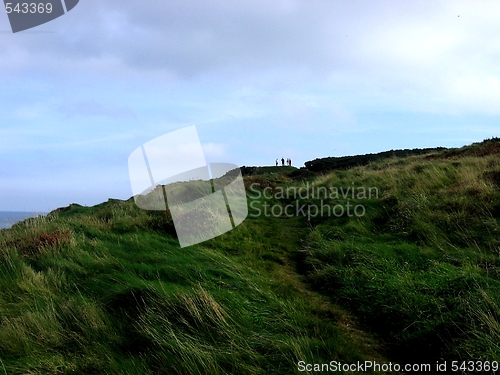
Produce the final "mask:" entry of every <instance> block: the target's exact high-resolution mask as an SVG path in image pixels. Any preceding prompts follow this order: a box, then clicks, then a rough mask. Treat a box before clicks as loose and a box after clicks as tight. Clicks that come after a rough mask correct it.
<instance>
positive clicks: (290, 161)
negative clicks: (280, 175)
mask: <svg viewBox="0 0 500 375" xmlns="http://www.w3.org/2000/svg"><path fill="white" fill-rule="evenodd" d="M288 165H289V166H290V167H291V166H292V159H288Z"/></svg>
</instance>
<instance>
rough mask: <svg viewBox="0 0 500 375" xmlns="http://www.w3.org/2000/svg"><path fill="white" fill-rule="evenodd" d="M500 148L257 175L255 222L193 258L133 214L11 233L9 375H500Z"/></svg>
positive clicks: (4, 296)
mask: <svg viewBox="0 0 500 375" xmlns="http://www.w3.org/2000/svg"><path fill="white" fill-rule="evenodd" d="M498 144H499V142H498V140H495V139H493V140H489V141H487V142H484V143H482V144H476V145H473V146H471V147H469V148H464V149H461V150H455V151H454V152H450V150H445V151H440V152H437V153H433V154H431V155H415V156H411V157H407V158H388V159H382V160H378V161H376V162H372V163H370V164H368V165H366V166H361V167H356V168H353V169H349V170H342V171H336V172H334V173H330V174H326V175H322V176H315V175H313V174H311V172H309V171H308V172H309V173H304V172H303V171H301V170H294V169H293V168H287V167H284V168H283V169H281V170H280V167H278V168H277V169H276V168H275V167H272V168H271V169H261V170H260V171H259V170H251V171H250V170H249V171H248V173H246V175H247V176H246V177H245V186H246V187H247V193H248V198H249V213H250V215H249V217H248V218H247V220H245V221H244V222H243V223H242V224H241V225H240V226H238V227H237V228H236V229H234V230H233V231H231V232H228V233H226V234H224V235H222V236H220V237H217V238H214V239H212V240H210V241H207V242H204V243H202V244H199V245H195V246H191V247H187V248H183V249H180V248H179V245H178V241H177V239H176V236H175V230H174V227H173V224H172V219H171V217H170V215H169V214H168V212H152V211H144V210H140V209H139V208H137V207H136V206H135V204H134V202H133V200H128V201H119V200H110V201H108V202H106V203H103V204H100V205H97V206H94V207H82V206H79V205H71V206H69V207H67V208H65V209H61V210H58V211H56V212H53V213H52V214H50V215H49V216H47V217H45V218H35V219H29V220H26V221H24V222H22V223H19V224H16V225H14V226H13V228H11V229H9V230H1V231H0V248H1V250H0V285H1V288H0V374H1V373H2V371H3V372H4V373H6V374H70V373H71V374H293V373H297V374H298V373H301V374H304V373H310V374H312V373H314V372H312V371H311V372H307V371H305V372H301V371H299V369H298V367H297V364H298V362H299V361H305V362H306V363H329V362H330V361H332V360H334V361H341V362H343V363H355V362H357V361H365V360H375V361H377V362H378V363H389V361H392V362H393V363H395V362H398V363H401V364H402V363H404V362H409V363H417V362H421V363H435V361H436V360H448V361H451V360H470V359H482V360H488V361H494V360H496V361H500V346H499V342H500V293H499V291H500V257H499V256H500V237H499V232H500V177H499V176H500V161H499V158H498V153H497V152H496V150H497V149H500V147H498V148H496V146H497V145H498ZM472 149H474V152H473V151H468V150H472ZM481 150H482V151H481ZM285 169H286V170H285ZM297 171H301V172H300V173H299V172H297ZM370 188H371V190H370ZM347 189H349V190H347ZM353 192H354V194H353ZM363 192H364V193H363ZM325 194H326V195H325ZM327 206H328V207H329V209H330V211H329V212H328V209H327ZM266 207H267V208H266ZM318 208H323V215H320V212H319V211H318ZM264 209H267V211H264ZM341 209H342V210H343V212H341ZM273 210H274V211H273ZM258 212H260V214H257V213H258ZM264 212H267V215H265V214H264ZM332 373H333V372H332ZM337 373H338V372H337ZM346 373H349V372H346ZM351 373H357V372H351ZM363 373H370V372H363ZM372 373H374V372H372ZM377 373H384V372H377ZM463 373H472V372H468V371H463Z"/></svg>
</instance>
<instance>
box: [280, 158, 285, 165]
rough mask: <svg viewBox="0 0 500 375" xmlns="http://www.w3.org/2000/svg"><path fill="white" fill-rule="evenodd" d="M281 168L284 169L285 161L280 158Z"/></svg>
mask: <svg viewBox="0 0 500 375" xmlns="http://www.w3.org/2000/svg"><path fill="white" fill-rule="evenodd" d="M281 166H282V167H284V166H285V159H283V158H281Z"/></svg>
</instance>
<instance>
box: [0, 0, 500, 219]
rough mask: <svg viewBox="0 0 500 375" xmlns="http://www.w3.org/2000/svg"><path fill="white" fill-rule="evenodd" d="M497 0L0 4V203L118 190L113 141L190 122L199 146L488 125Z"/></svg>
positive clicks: (251, 146) (122, 169) (248, 158)
mask: <svg viewBox="0 0 500 375" xmlns="http://www.w3.org/2000/svg"><path fill="white" fill-rule="evenodd" d="M499 17H500V2H498V1H458V0H457V1H435V0H426V1H418V0H413V1H397V0H393V1H382V0H377V1H373V0H370V1H368V0H366V1H357V0H345V1H335V0H273V1H269V0H238V1H229V0H224V1H222V0H190V1H185V0H164V1H152V0H149V1H144V0H136V1H132V0H106V1H102V0H80V3H79V4H78V5H77V6H76V7H75V8H74V9H73V10H71V11H70V12H68V13H67V14H65V15H64V16H61V17H59V18H57V19H55V20H54V21H51V22H49V23H46V24H43V25H40V26H38V27H36V28H33V29H29V30H25V31H22V32H19V33H15V34H13V33H12V31H11V29H10V25H9V21H8V17H7V14H6V13H5V12H3V11H0V211H37V212H48V211H51V210H53V209H55V208H57V207H62V206H67V205H69V204H70V203H78V204H81V205H88V206H91V205H95V204H98V203H101V202H103V201H106V200H108V199H109V198H117V199H128V198H130V197H131V196H132V188H131V184H130V178H129V172H128V157H129V155H130V154H131V153H132V152H133V151H134V150H135V149H136V148H138V147H140V146H141V145H142V144H144V143H146V142H148V141H150V140H152V139H155V138H157V137H159V136H162V135H164V134H166V133H169V132H172V131H175V130H178V129H181V128H184V127H188V126H193V125H195V126H196V128H197V130H198V135H199V139H200V141H201V143H202V146H203V150H204V153H205V157H206V160H207V161H208V162H227V163H233V164H236V165H239V166H243V165H246V166H253V165H273V164H274V161H275V159H276V158H281V157H284V158H285V159H286V158H287V157H290V158H291V159H292V163H293V164H294V165H295V166H298V167H301V166H303V164H304V162H306V161H308V160H313V159H315V158H320V157H327V156H343V155H355V154H365V153H373V152H381V151H386V150H390V149H403V148H423V147H438V146H443V147H461V146H463V145H466V144H471V143H473V142H479V141H482V140H483V139H485V138H491V137H493V136H499V135H500V134H499V133H500V64H499V61H500V22H498V19H499Z"/></svg>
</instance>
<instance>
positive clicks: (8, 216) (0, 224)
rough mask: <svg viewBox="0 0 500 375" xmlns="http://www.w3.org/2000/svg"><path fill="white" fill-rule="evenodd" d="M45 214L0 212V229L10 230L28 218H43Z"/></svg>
mask: <svg viewBox="0 0 500 375" xmlns="http://www.w3.org/2000/svg"><path fill="white" fill-rule="evenodd" d="M45 215H47V212H15V211H0V229H3V228H10V227H11V226H13V225H14V224H15V223H17V222H19V221H23V220H24V219H28V218H30V217H36V216H45Z"/></svg>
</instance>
